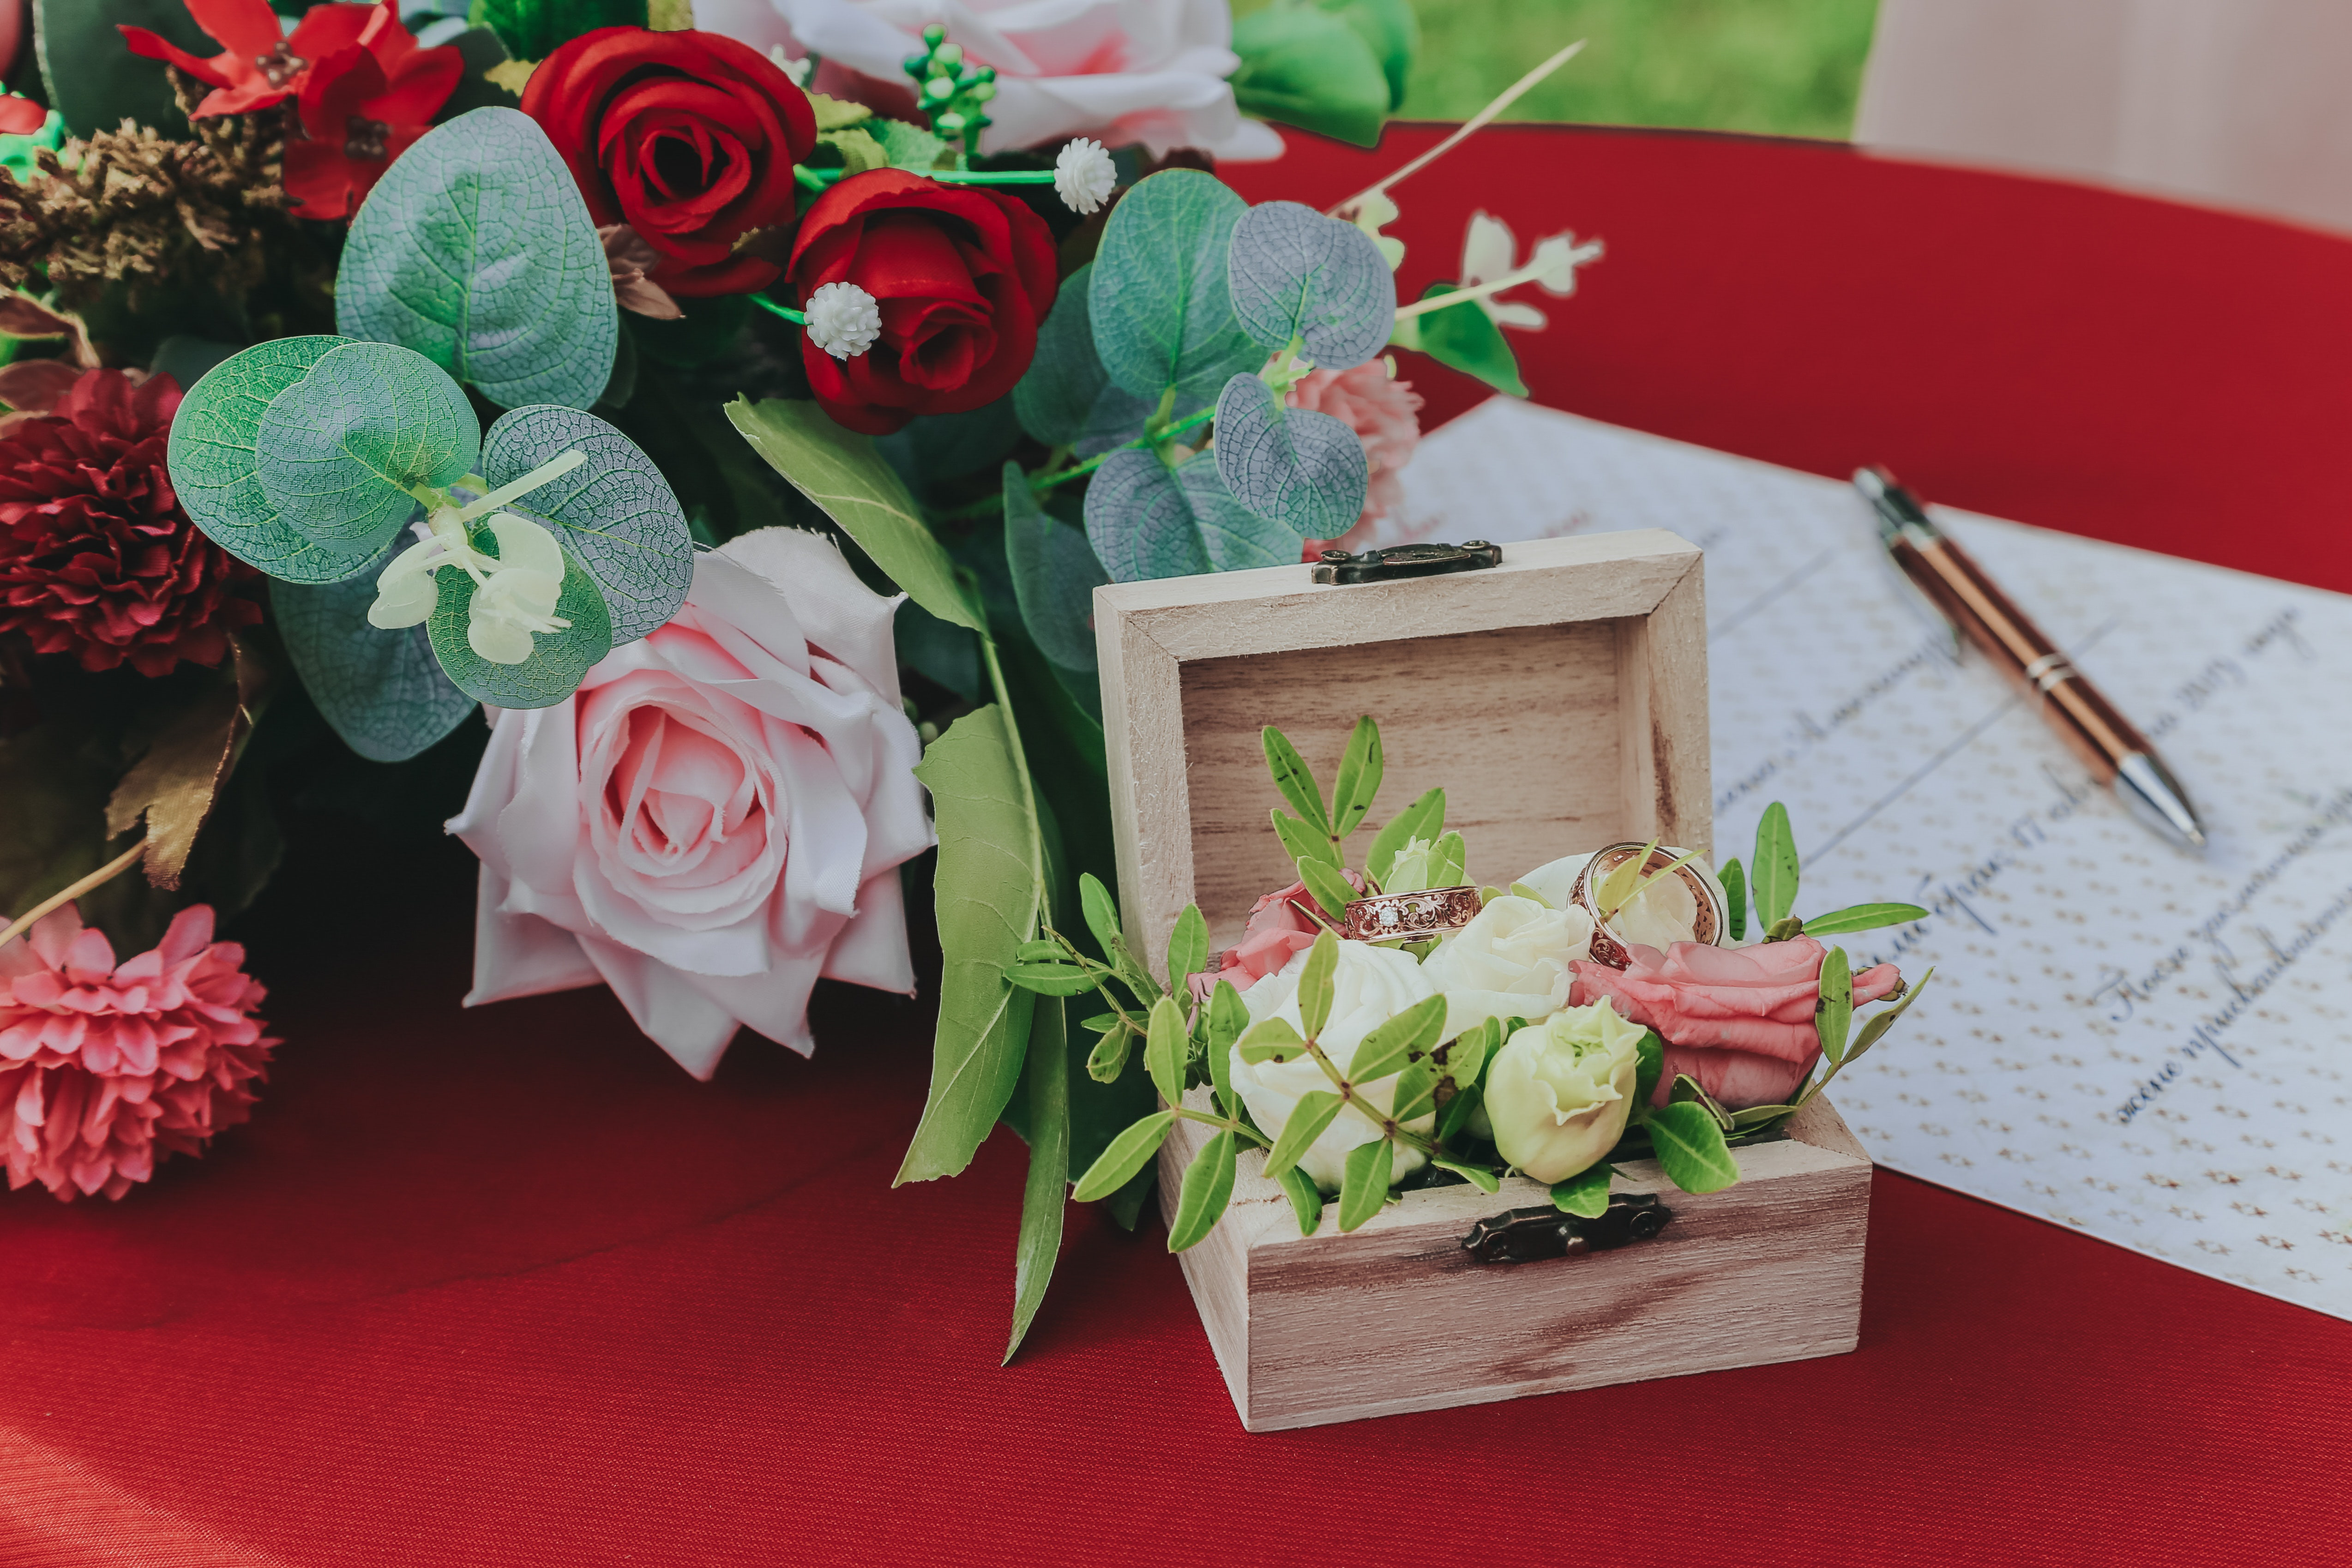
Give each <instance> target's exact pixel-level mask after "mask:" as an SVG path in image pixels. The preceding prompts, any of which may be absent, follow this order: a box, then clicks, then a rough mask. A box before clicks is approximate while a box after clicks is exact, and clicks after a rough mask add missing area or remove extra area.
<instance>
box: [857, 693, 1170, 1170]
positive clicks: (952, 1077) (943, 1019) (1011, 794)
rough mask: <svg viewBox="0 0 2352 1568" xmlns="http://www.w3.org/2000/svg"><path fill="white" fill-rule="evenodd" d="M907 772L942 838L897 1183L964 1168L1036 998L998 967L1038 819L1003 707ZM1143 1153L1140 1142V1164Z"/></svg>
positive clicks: (1015, 937)
mask: <svg viewBox="0 0 2352 1568" xmlns="http://www.w3.org/2000/svg"><path fill="white" fill-rule="evenodd" d="M915 777H916V778H918V779H920V780H922V783H923V787H924V788H925V789H928V790H929V791H930V796H931V812H932V816H933V818H934V820H935V821H936V824H937V826H938V830H939V837H940V851H939V870H938V872H937V873H936V876H935V879H934V880H935V885H936V887H937V889H938V894H937V897H938V902H939V913H938V919H939V929H940V956H941V965H940V1020H939V1032H938V1035H937V1038H936V1040H935V1042H934V1045H933V1048H932V1058H931V1082H930V1090H929V1094H928V1096H927V1097H926V1099H925V1101H924V1104H923V1117H922V1121H921V1123H920V1124H919V1125H918V1126H917V1127H916V1129H915V1136H914V1139H913V1141H912V1142H911V1143H910V1144H909V1145H908V1149H907V1157H906V1159H905V1161H904V1162H903V1163H902V1164H901V1165H900V1166H899V1168H898V1177H897V1181H899V1182H908V1181H929V1180H930V1179H931V1178H932V1177H934V1176H954V1175H955V1174H956V1173H958V1172H959V1171H961V1170H962V1169H963V1168H964V1167H965V1166H968V1165H970V1164H971V1156H972V1154H973V1151H975V1150H977V1149H978V1148H979V1147H980V1145H981V1143H982V1140H983V1139H985V1138H986V1137H987V1136H988V1134H989V1129H990V1128H992V1127H993V1126H995V1125H996V1120H997V1118H998V1117H999V1116H1000V1115H1002V1114H1003V1111H1004V1106H1005V1103H1006V1101H1008V1100H1009V1099H1011V1098H1012V1095H1013V1085H1014V1084H1015V1083H1016V1082H1018V1080H1019V1078H1020V1074H1021V1062H1022V1059H1023V1057H1024V1055H1025V1054H1026V1051H1027V1047H1028V1040H1029V1030H1030V1019H1031V1014H1032V1009H1033V1007H1034V998H1033V996H1032V995H1031V993H1029V992H1027V991H1024V990H1022V989H1021V988H1018V987H1016V986H1013V985H1011V984H1009V983H1007V982H1006V980H1005V978H1004V968H1005V966H1006V965H1007V964H1008V963H1010V962H1012V961H1013V953H1014V951H1015V950H1016V949H1018V948H1019V947H1020V946H1021V944H1022V943H1024V942H1026V941H1028V940H1030V939H1031V938H1032V937H1033V936H1035V935H1036V931H1037V917H1038V915H1039V913H1040V912H1039V908H1038V897H1039V889H1038V886H1037V878H1036V873H1035V869H1034V868H1035V864H1036V859H1037V854H1038V847H1037V825H1036V821H1035V819H1034V817H1032V816H1031V815H1030V813H1029V812H1028V810H1026V809H1024V807H1023V805H1022V804H1021V802H1022V800H1023V798H1024V797H1023V793H1022V789H1021V780H1020V778H1019V777H1018V775H1017V774H1016V773H1015V772H1014V770H1013V755H1012V751H1011V748H1010V746H1009V744H1008V742H1007V739H1006V736H1005V732H1004V713H1003V709H1002V708H1000V707H998V706H995V705H994V704H991V705H990V706H987V707H983V708H982V709H980V710H979V711H977V712H975V713H969V714H966V715H965V716H963V717H961V718H960V719H958V720H956V721H955V723H954V724H953V725H952V726H950V728H949V730H948V732H947V733H946V734H945V735H943V736H941V737H940V738H939V739H937V740H935V741H933V742H932V743H931V744H930V747H929V749H927V750H926V751H925V752H924V753H923V760H922V762H921V764H920V765H919V766H918V767H917V768H916V769H915ZM1048 1005H1055V1004H1048ZM1149 1157H1150V1151H1149V1150H1147V1151H1145V1154H1144V1155H1142V1156H1140V1157H1139V1159H1138V1162H1137V1163H1138V1164H1140V1163H1141V1160H1142V1159H1145V1158H1149ZM1134 1174H1135V1173H1134V1170H1133V1169H1132V1168H1129V1170H1128V1171H1126V1172H1125V1173H1124V1174H1122V1175H1121V1176H1119V1177H1118V1180H1117V1181H1114V1182H1111V1183H1110V1184H1109V1186H1107V1187H1106V1188H1105V1189H1104V1190H1103V1191H1102V1192H1099V1193H1096V1194H1094V1195H1093V1196H1094V1197H1105V1196H1108V1193H1110V1192H1112V1191H1115V1190H1117V1189H1118V1187H1119V1186H1122V1185H1123V1184H1124V1183H1125V1182H1126V1180H1127V1178H1128V1176H1132V1175H1134ZM894 1185H895V1184H894Z"/></svg>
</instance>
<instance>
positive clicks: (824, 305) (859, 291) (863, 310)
mask: <svg viewBox="0 0 2352 1568" xmlns="http://www.w3.org/2000/svg"><path fill="white" fill-rule="evenodd" d="M808 335H809V341H810V342H812V343H814V344H815V345H816V346H817V347H818V348H820V349H823V350H824V351H825V352H826V353H828V354H831V355H832V356H833V357H834V358H835V359H836V360H848V359H855V358H856V356H858V355H859V354H862V353H864V352H865V351H866V350H868V349H870V348H872V347H873V346H874V340H875V339H877V338H878V337H880V336H881V335H882V312H881V311H880V310H879V309H877V308H875V304H874V296H872V295H871V294H868V293H866V290H864V289H863V288H860V287H857V285H856V284H855V283H828V284H826V285H825V286H824V287H823V288H820V289H818V290H817V291H816V292H815V293H814V294H812V295H810V296H809V298H808Z"/></svg>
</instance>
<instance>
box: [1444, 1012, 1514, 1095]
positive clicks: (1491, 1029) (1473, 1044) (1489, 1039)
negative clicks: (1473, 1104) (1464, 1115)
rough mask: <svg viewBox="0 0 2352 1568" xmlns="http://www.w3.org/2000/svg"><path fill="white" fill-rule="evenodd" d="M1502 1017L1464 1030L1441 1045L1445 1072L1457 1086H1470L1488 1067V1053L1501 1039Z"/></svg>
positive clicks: (1463, 1087) (1464, 1087)
mask: <svg viewBox="0 0 2352 1568" xmlns="http://www.w3.org/2000/svg"><path fill="white" fill-rule="evenodd" d="M1501 1032H1502V1020H1501V1019H1491V1018H1490V1019H1485V1020H1484V1021H1483V1022H1481V1023H1480V1024H1479V1025H1478V1026H1477V1027H1476V1028H1475V1029H1469V1030H1463V1031H1462V1033H1460V1034H1459V1035H1456V1036H1455V1037H1454V1039H1453V1040H1451V1041H1449V1042H1448V1043H1447V1044H1446V1045H1445V1046H1444V1047H1443V1048H1442V1052H1443V1054H1444V1058H1445V1075H1446V1076H1447V1077H1448V1078H1450V1079H1452V1080H1453V1081H1454V1087H1455V1088H1456V1089H1467V1088H1469V1087H1470V1086H1471V1085H1472V1084H1474V1083H1475V1082H1478V1074H1479V1073H1480V1072H1482V1071H1485V1070H1486V1056H1487V1053H1488V1052H1489V1051H1492V1050H1494V1049H1495V1048H1496V1046H1497V1045H1499V1044H1500V1043H1501V1042H1500V1040H1498V1039H1497V1038H1496V1037H1497V1036H1499V1035H1500V1034H1501Z"/></svg>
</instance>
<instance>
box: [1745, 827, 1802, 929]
mask: <svg viewBox="0 0 2352 1568" xmlns="http://www.w3.org/2000/svg"><path fill="white" fill-rule="evenodd" d="M1748 877H1749V879H1750V881H1749V883H1748V887H1749V891H1750V893H1751V894H1753V895H1754V897H1755V901H1756V924H1757V925H1764V926H1769V925H1773V924H1774V923H1775V922H1778V921H1781V920H1785V919H1787V918H1788V917H1789V911H1790V909H1792V908H1794V907H1795V906H1796V903H1797V840H1796V835H1795V834H1793V833H1791V832H1790V831H1789V811H1788V808H1787V807H1785V806H1783V805H1781V804H1780V801H1778V800H1775V801H1773V802H1772V803H1771V804H1770V805H1769V806H1767V807H1765V808H1764V817H1763V820H1762V821H1759V822H1758V823H1757V824H1756V854H1755V858H1754V859H1753V860H1751V861H1750V862H1748Z"/></svg>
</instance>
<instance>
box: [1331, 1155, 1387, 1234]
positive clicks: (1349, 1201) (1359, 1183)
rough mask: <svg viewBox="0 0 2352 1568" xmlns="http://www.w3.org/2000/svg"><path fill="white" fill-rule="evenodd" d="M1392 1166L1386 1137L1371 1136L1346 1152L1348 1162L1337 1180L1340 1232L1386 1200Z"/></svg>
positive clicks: (1369, 1213) (1368, 1216)
mask: <svg viewBox="0 0 2352 1568" xmlns="http://www.w3.org/2000/svg"><path fill="white" fill-rule="evenodd" d="M1393 1169H1395V1161H1394V1159H1393V1158H1392V1157H1391V1155H1390V1154H1389V1141H1388V1140H1387V1139H1386V1138H1374V1139H1373V1140H1372V1141H1371V1142H1370V1143H1369V1144H1358V1145H1356V1146H1355V1147H1354V1148H1352V1149H1349V1151H1348V1163H1347V1166H1345V1167H1344V1170H1343V1173H1342V1175H1341V1177H1340V1181H1339V1229H1340V1231H1341V1233H1342V1234H1345V1233H1346V1232H1348V1231H1350V1230H1353V1229H1355V1228H1357V1227H1358V1226H1360V1225H1361V1224H1363V1223H1364V1221H1366V1220H1367V1219H1370V1218H1371V1217H1372V1216H1374V1215H1375V1214H1378V1213H1379V1212H1380V1211H1381V1205H1382V1204H1385V1203H1386V1202H1388V1200H1389V1175H1390V1173H1391V1171H1392V1170H1393Z"/></svg>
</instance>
